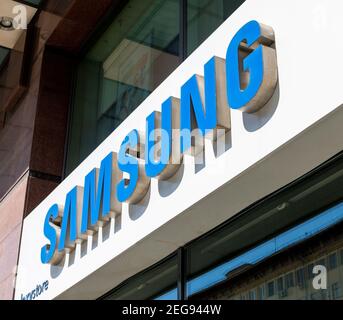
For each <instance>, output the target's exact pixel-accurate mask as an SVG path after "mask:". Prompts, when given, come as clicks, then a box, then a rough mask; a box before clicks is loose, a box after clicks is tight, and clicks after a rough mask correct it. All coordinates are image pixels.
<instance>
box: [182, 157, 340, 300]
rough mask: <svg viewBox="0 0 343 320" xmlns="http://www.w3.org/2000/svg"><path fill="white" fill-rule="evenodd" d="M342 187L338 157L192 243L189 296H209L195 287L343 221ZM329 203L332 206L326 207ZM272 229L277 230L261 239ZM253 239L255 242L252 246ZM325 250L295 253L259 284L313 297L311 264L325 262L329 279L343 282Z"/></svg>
mask: <svg viewBox="0 0 343 320" xmlns="http://www.w3.org/2000/svg"><path fill="white" fill-rule="evenodd" d="M342 190H343V160H342V159H340V160H339V161H338V162H337V164H336V166H334V167H332V168H328V169H327V170H323V171H321V172H320V173H318V174H316V175H313V178H311V179H307V180H304V181H303V182H301V183H298V184H297V185H295V186H294V187H292V188H289V189H288V190H287V189H286V190H285V191H284V192H282V193H280V194H277V195H275V196H274V197H272V198H271V199H268V200H266V202H265V204H264V205H262V204H261V205H260V206H257V207H256V208H253V209H251V210H249V211H250V213H249V212H246V213H245V214H242V216H241V217H240V218H237V219H236V220H234V221H232V223H228V224H227V226H225V227H222V228H221V229H219V230H218V231H216V232H212V233H210V235H208V236H207V237H204V238H203V239H201V240H199V241H195V242H194V243H192V244H191V245H190V246H189V248H188V249H187V252H188V256H189V263H188V272H189V274H188V283H187V293H188V296H190V297H192V296H194V297H195V298H197V297H199V296H200V297H202V296H204V297H206V298H211V297H212V296H211V293H209V294H200V295H199V293H201V292H206V291H208V289H209V288H213V287H214V286H217V285H219V284H223V283H227V282H230V281H232V279H234V278H235V277H237V276H239V275H242V274H245V273H246V272H248V271H249V270H252V269H253V268H254V267H255V266H257V265H259V264H260V263H261V262H263V261H264V260H266V259H268V258H270V257H272V256H274V255H276V254H278V253H280V252H282V251H284V250H287V249H288V248H291V247H292V246H294V245H296V244H299V243H302V242H303V241H305V240H307V239H309V238H311V237H313V236H315V235H318V234H319V233H322V232H324V231H325V230H327V229H328V228H330V227H332V226H334V225H337V224H339V223H341V222H343V202H342V199H343V191H342ZM330 204H331V207H329V208H327V206H328V205H329V206H330ZM323 208H324V209H323ZM325 208H326V209H325ZM314 214H315V215H314ZM313 215H314V216H313ZM299 222H300V223H299ZM294 223H296V225H295V226H293V227H291V228H289V227H288V230H287V231H281V233H280V230H285V228H287V226H289V225H292V224H294ZM273 234H277V235H276V236H272V237H271V238H269V240H264V239H268V237H270V236H271V235H273ZM261 241H262V242H261ZM256 243H260V244H259V245H257V246H256V245H255V244H256ZM252 246H253V247H252ZM251 247H252V248H251ZM327 251H328V252H326V253H325V255H324V256H322V257H318V258H316V259H314V258H309V261H308V262H306V261H305V259H304V261H303V260H300V261H299V260H296V259H295V261H294V262H293V265H294V267H293V270H292V271H288V272H286V270H285V272H284V273H282V274H281V276H280V275H279V276H276V275H275V278H273V276H272V275H270V276H269V278H268V274H266V275H265V277H264V280H263V281H264V283H263V284H262V286H266V293H267V297H266V298H267V299H283V298H286V297H291V298H294V299H312V298H311V295H313V297H314V298H316V297H317V296H318V294H319V293H318V292H317V291H316V290H314V289H313V287H312V284H311V281H312V279H313V277H314V276H313V267H314V266H315V265H321V266H324V267H327V270H328V272H329V281H338V283H339V284H340V285H343V277H341V276H340V275H339V272H336V269H337V264H338V262H337V261H338V259H337V257H338V254H339V253H338V252H336V250H333V249H332V250H331V252H330V249H328V250H327ZM332 251H333V252H332ZM311 259H312V260H311ZM290 268H291V267H290ZM335 272H336V273H335ZM340 272H341V271H340ZM293 273H294V276H293ZM271 274H273V273H271ZM270 278H272V279H270ZM256 282H258V281H256ZM256 284H257V283H256ZM223 286H224V287H225V285H223ZM258 287H261V285H259V286H257V287H256V288H254V287H252V288H251V287H250V288H247V290H249V291H250V290H255V289H258ZM291 288H292V289H291ZM249 291H247V292H246V293H244V292H243V293H239V294H238V293H237V292H236V293H234V290H231V288H230V287H229V286H228V287H227V288H226V289H225V288H223V289H222V296H221V298H224V299H236V298H237V297H238V298H239V297H242V296H244V297H245V299H249V294H248V293H249ZM335 292H336V293H337V292H338V289H337V290H336V289H335ZM322 294H323V293H320V295H322ZM326 294H328V292H326ZM335 296H336V295H335ZM332 297H333V296H332V295H331V298H332ZM314 298H313V299H314ZM328 298H330V296H328Z"/></svg>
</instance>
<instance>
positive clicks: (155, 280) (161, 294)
mask: <svg viewBox="0 0 343 320" xmlns="http://www.w3.org/2000/svg"><path fill="white" fill-rule="evenodd" d="M177 271H178V269H177V258H176V256H173V257H172V258H170V259H167V260H166V261H164V262H162V263H160V264H158V265H157V266H155V267H153V268H151V269H149V270H147V271H145V272H143V273H141V274H139V275H137V276H135V277H133V278H131V279H129V281H127V282H125V283H123V284H122V285H121V286H119V287H118V288H117V289H115V290H114V291H113V292H111V293H110V294H108V295H107V296H106V297H105V298H104V299H105V300H145V299H156V300H176V299H177V289H176V287H177Z"/></svg>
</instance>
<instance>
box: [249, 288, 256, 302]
mask: <svg viewBox="0 0 343 320" xmlns="http://www.w3.org/2000/svg"><path fill="white" fill-rule="evenodd" d="M249 300H256V291H255V290H250V291H249Z"/></svg>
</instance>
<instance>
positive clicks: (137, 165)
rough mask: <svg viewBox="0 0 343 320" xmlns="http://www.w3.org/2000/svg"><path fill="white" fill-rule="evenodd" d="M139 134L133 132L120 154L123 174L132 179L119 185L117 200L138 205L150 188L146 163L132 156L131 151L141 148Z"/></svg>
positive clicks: (119, 161) (120, 166) (135, 131)
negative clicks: (145, 167) (145, 168)
mask: <svg viewBox="0 0 343 320" xmlns="http://www.w3.org/2000/svg"><path fill="white" fill-rule="evenodd" d="M139 145H140V141H139V133H138V131H137V130H132V131H131V132H130V133H129V134H128V135H127V136H126V137H125V139H124V141H123V142H122V144H121V147H120V150H119V153H118V167H119V169H120V170H121V171H122V172H126V173H128V174H129V175H130V179H125V178H124V179H122V180H121V181H120V182H119V183H118V185H117V199H118V201H119V202H127V203H131V204H134V203H137V202H139V201H141V200H142V199H143V198H144V196H145V195H146V193H147V192H148V189H149V186H150V179H149V178H148V177H147V176H146V174H145V170H144V163H141V161H140V160H141V159H139V158H138V157H137V158H136V157H134V156H132V155H130V150H131V151H135V149H137V148H139Z"/></svg>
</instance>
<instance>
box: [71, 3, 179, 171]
mask: <svg viewBox="0 0 343 320" xmlns="http://www.w3.org/2000/svg"><path fill="white" fill-rule="evenodd" d="M179 11H180V10H179V1H178V0H167V1H165V0H145V1H141V0H130V1H129V2H128V4H127V5H126V6H125V7H124V9H123V10H122V11H121V12H120V13H119V15H118V16H117V17H116V18H115V19H114V21H113V23H112V24H111V25H110V26H109V27H108V29H107V30H106V31H105V33H104V34H103V35H102V36H101V38H100V39H99V40H98V41H97V43H96V44H95V45H94V46H93V47H92V48H91V49H90V51H89V52H88V53H87V55H86V57H85V59H83V61H82V62H81V63H80V66H79V69H78V77H77V85H76V92H75V98H74V110H73V116H72V123H71V135H70V141H69V150H68V159H67V166H66V168H67V169H66V171H67V173H70V172H71V171H72V170H73V169H74V168H75V167H76V166H77V165H78V164H79V163H80V162H81V161H82V160H83V159H84V158H85V157H87V156H88V155H89V154H90V153H91V152H92V151H93V150H94V149H95V148H96V147H97V146H98V145H99V144H100V143H101V142H102V141H103V140H104V139H105V138H106V137H107V136H108V135H109V134H110V133H111V132H112V131H113V130H114V129H115V128H116V127H118V126H119V125H120V124H121V123H122V122H123V121H124V120H125V119H126V118H127V117H128V116H129V114H131V113H132V112H133V111H134V109H135V108H136V107H137V106H138V105H139V104H140V103H141V102H142V101H143V100H144V99H145V98H146V97H147V96H148V95H149V94H150V93H151V92H152V91H153V90H154V89H156V87H157V86H158V85H159V84H160V83H161V82H162V81H163V80H164V79H165V78H166V77H167V76H168V75H169V74H170V73H171V72H172V71H173V70H174V69H175V68H176V67H177V66H178V65H179V63H180V57H179V24H180V22H179Z"/></svg>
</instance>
